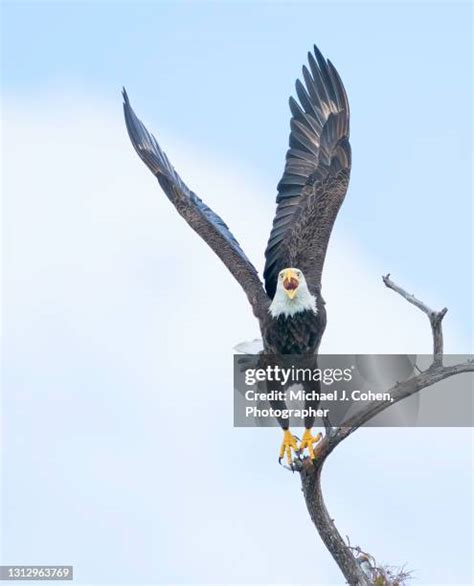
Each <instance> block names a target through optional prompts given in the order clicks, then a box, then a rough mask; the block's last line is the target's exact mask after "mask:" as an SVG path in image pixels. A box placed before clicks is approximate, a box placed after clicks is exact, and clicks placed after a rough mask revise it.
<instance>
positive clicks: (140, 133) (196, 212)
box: [123, 89, 269, 317]
mask: <svg viewBox="0 0 474 586" xmlns="http://www.w3.org/2000/svg"><path fill="white" fill-rule="evenodd" d="M123 98H124V104H123V109H124V113H125V123H126V125H127V130H128V135H129V137H130V140H131V141H132V144H133V146H134V147H135V150H136V151H137V153H138V155H139V157H140V158H141V159H142V161H143V162H144V163H145V164H146V165H147V167H148V168H149V169H150V170H151V172H152V173H153V175H155V177H156V178H157V179H158V182H159V184H160V185H161V187H162V188H163V191H164V192H165V194H166V195H167V197H168V199H169V200H170V201H171V203H172V204H173V205H174V206H175V208H176V209H177V210H178V212H179V213H180V214H181V216H183V218H184V219H185V220H186V222H187V223H188V224H189V225H190V226H191V228H193V230H195V231H196V232H197V233H198V234H199V236H201V238H203V240H205V241H206V242H207V244H208V245H209V246H210V247H211V248H212V250H213V251H214V252H215V253H216V254H217V256H218V257H219V258H220V259H221V260H222V261H223V263H224V264H225V265H226V267H227V268H228V269H229V271H230V272H231V273H232V275H233V276H234V277H235V278H236V279H237V281H238V282H239V283H240V285H241V286H242V288H243V289H244V291H245V293H246V294H247V297H248V299H249V301H250V303H251V305H252V308H253V311H254V313H255V315H256V316H257V317H261V316H263V315H264V313H265V311H266V309H267V307H268V304H269V299H268V297H267V295H266V294H265V291H264V289H263V285H262V283H261V281H260V279H259V277H258V273H257V271H256V269H255V268H254V266H253V265H252V263H251V262H250V261H249V259H248V258H247V257H246V256H245V254H244V252H243V251H242V249H241V248H240V245H239V243H238V242H237V240H236V239H235V238H234V236H233V235H232V233H231V231H230V230H229V228H228V227H227V225H226V224H225V223H224V221H223V220H222V219H221V218H220V217H219V216H218V215H217V214H216V213H215V212H213V211H212V210H211V209H210V208H209V207H208V206H207V205H206V204H205V203H204V202H203V201H202V200H201V199H199V197H198V196H197V195H196V194H195V193H194V192H192V191H190V189H189V188H188V187H187V186H186V185H185V183H184V182H183V181H182V179H181V178H180V176H179V175H178V173H176V171H175V170H174V168H173V167H172V166H171V164H170V162H169V161H168V158H167V156H166V155H165V153H164V152H163V151H162V150H161V148H160V146H159V144H158V142H157V141H156V139H155V137H154V136H153V135H152V134H150V133H149V132H148V130H147V129H146V128H145V126H144V125H143V124H142V123H141V122H140V120H139V119H138V118H137V116H136V115H135V112H134V111H133V110H132V107H131V105H130V101H129V99H128V96H127V92H126V91H125V89H124V90H123Z"/></svg>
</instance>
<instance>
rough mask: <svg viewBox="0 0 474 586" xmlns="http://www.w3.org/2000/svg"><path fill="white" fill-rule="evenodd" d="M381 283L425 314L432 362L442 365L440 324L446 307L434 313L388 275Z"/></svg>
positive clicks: (441, 331) (441, 332) (446, 309)
mask: <svg viewBox="0 0 474 586" xmlns="http://www.w3.org/2000/svg"><path fill="white" fill-rule="evenodd" d="M382 280H383V282H384V283H385V285H386V286H387V287H388V288H389V289H393V291H395V292H396V293H398V294H399V295H401V296H402V297H403V298H404V299H406V300H407V301H408V303H411V304H412V305H414V306H415V307H418V309H421V311H422V312H423V313H426V315H427V316H428V318H429V320H430V324H431V331H432V333H433V362H434V363H435V364H442V363H443V330H442V328H441V322H442V321H443V317H444V316H445V315H446V312H447V311H448V308H447V307H444V308H443V309H442V310H441V311H434V310H433V309H431V308H430V307H428V306H427V305H426V303H423V302H422V301H420V300H419V299H417V298H416V297H415V296H414V295H410V293H407V292H406V291H405V289H402V288H401V287H399V286H398V285H396V284H395V283H394V282H393V281H392V280H391V279H390V273H388V274H387V275H385V276H384V277H382Z"/></svg>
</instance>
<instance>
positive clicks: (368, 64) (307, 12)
mask: <svg viewBox="0 0 474 586" xmlns="http://www.w3.org/2000/svg"><path fill="white" fill-rule="evenodd" d="M3 12H4V18H3V36H4V39H3V89H4V91H6V92H7V93H12V94H13V95H15V93H16V92H27V93H31V92H38V91H40V90H41V88H43V87H51V86H52V87H55V86H56V85H58V86H63V85H64V84H65V83H69V84H71V85H72V87H74V88H76V89H78V90H79V89H80V90H82V91H83V92H84V93H87V94H93V95H101V96H104V97H107V98H110V99H112V100H115V101H116V102H117V108H118V107H119V103H120V95H119V90H120V87H121V86H122V85H126V87H127V89H128V91H129V94H130V96H131V99H132V100H133V103H134V105H135V107H136V109H137V110H138V112H139V113H140V114H141V115H142V116H143V117H144V118H145V119H146V120H147V121H148V123H149V124H150V125H152V127H153V128H154V129H155V131H156V132H159V131H162V130H165V129H166V130H172V132H173V134H174V135H177V136H179V137H181V138H183V139H184V140H186V141H190V142H192V143H194V144H195V145H196V146H198V145H199V146H202V148H204V149H206V150H210V151H217V152H225V153H226V154H227V155H228V156H233V157H235V158H236V160H238V161H240V162H241V163H242V164H243V166H246V167H248V168H249V170H255V172H257V173H259V174H260V175H261V176H263V177H264V178H265V179H266V180H267V184H268V189H269V192H268V193H262V197H264V198H273V196H274V185H276V182H277V180H278V179H279V176H280V174H281V171H282V165H283V156H284V152H285V149H286V146H287V135H288V120H289V115H288V106H287V100H288V96H289V94H290V92H292V91H293V87H294V81H295V78H296V76H297V75H299V73H300V70H301V65H302V63H303V62H304V61H305V56H306V52H307V51H308V50H309V49H310V48H311V46H312V44H313V43H314V42H316V43H317V44H318V45H319V46H320V48H321V50H322V51H323V52H324V53H325V54H326V55H327V56H328V57H329V58H330V59H331V60H332V61H333V63H335V65H336V66H337V68H338V69H339V71H340V74H341V76H342V78H343V80H344V83H345V85H346V87H347V91H348V93H349V97H350V102H351V108H352V144H353V151H354V164H353V176H352V184H351V190H350V193H349V197H348V198H347V200H346V203H345V205H344V209H343V212H342V214H341V217H340V224H341V226H340V227H341V229H344V230H349V231H350V232H351V234H353V235H354V236H355V237H356V238H357V241H358V242H359V243H360V244H361V245H362V246H363V247H364V249H366V250H367V251H368V252H369V253H370V254H371V255H374V256H375V257H377V258H378V259H379V260H380V261H381V264H382V265H383V267H384V270H387V271H388V270H390V271H392V273H394V274H398V275H403V277H402V278H403V279H405V280H406V281H408V282H409V283H412V284H413V287H415V288H416V289H417V290H420V289H421V290H422V291H423V292H425V294H428V297H429V295H430V289H431V290H433V293H435V292H436V293H439V296H438V295H433V297H434V298H435V299H434V301H433V302H437V303H442V304H447V305H448V306H449V307H450V309H451V311H452V315H453V318H454V317H458V320H457V321H458V322H461V321H462V320H461V319H460V315H457V316H454V313H455V312H457V311H458V308H459V312H461V311H463V312H466V311H469V310H470V306H471V303H470V301H471V299H472V283H471V279H470V278H469V271H466V266H472V262H471V261H472V256H471V252H470V251H471V248H472V238H471V234H472V224H471V222H472V213H471V210H472V208H471V171H470V165H471V156H472V143H471V128H472V107H471V104H472V101H473V100H472V76H471V74H470V71H471V69H472V67H471V66H472V51H471V49H472V47H471V34H470V30H471V29H470V27H471V16H472V8H471V6H470V3H465V4H457V3H452V2H447V3H434V4H433V3H427V2H423V3H418V4H410V3H393V4H392V3H390V4H389V3H378V4H377V3H366V4H360V3H354V2H350V3H344V4H339V3H330V4H329V3H328V4H326V3H302V4H298V3H293V2H292V3H271V2H270V3H256V2H254V3H252V2H248V3H238V2H237V3H217V2H214V3H201V2H195V3H191V2H175V3H167V2H155V3H153V2H149V3H145V4H140V3H139V2H134V3H133V5H132V4H128V3H113V2H103V3H96V2H93V3H92V2H91V3H72V2H71V3H69V2H68V3H57V2H55V3H50V4H45V3H42V2H38V3H34V4H30V3H21V2H17V3H5V4H4V6H3ZM117 115H120V114H119V111H118V110H117ZM183 171H184V173H183V174H185V170H183ZM242 189H245V177H243V178H242ZM201 195H202V196H205V194H201ZM264 229H268V227H264ZM465 334H467V329H466V330H465Z"/></svg>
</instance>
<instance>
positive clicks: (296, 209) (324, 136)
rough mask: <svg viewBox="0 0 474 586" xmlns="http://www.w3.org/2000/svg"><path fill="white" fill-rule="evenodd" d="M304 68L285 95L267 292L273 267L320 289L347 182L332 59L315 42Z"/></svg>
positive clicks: (345, 134) (340, 98)
mask: <svg viewBox="0 0 474 586" xmlns="http://www.w3.org/2000/svg"><path fill="white" fill-rule="evenodd" d="M308 65H309V68H308V67H306V66H304V67H303V80H304V84H303V82H302V81H300V80H297V81H296V85H295V87H296V94H297V97H298V100H299V103H298V102H297V101H296V100H295V99H294V98H293V97H291V98H290V102H289V104H290V111H291V114H292V118H291V121H290V129H291V132H290V139H289V146H290V148H289V149H288V151H287V154H286V164H285V170H284V173H283V177H282V178H281V180H280V182H279V183H278V188H277V189H278V195H277V199H276V202H277V210H276V214H275V219H274V221H273V228H272V231H271V234H270V238H269V241H268V245H267V249H266V251H265V257H266V263H265V271H264V278H265V288H266V290H267V293H268V295H269V296H270V297H273V295H274V294H275V289H276V280H277V276H278V272H279V271H280V270H281V269H282V268H285V267H289V266H295V267H298V268H300V269H301V270H302V271H303V272H304V274H305V277H306V281H307V282H308V285H309V287H310V289H311V290H312V291H316V290H319V288H320V286H321V275H322V270H323V265H324V259H325V257H326V250H327V246H328V242H329V237H330V235H331V231H332V228H333V225H334V222H335V220H336V216H337V213H338V211H339V208H340V206H341V204H342V202H343V200H344V197H345V195H346V191H347V187H348V185H349V176H350V168H351V149H350V144H349V116H350V111H349V102H348V99H347V95H346V92H345V89H344V86H343V84H342V81H341V78H340V77H339V74H338V73H337V71H336V69H335V67H334V66H333V64H332V63H331V62H330V61H329V60H326V59H325V58H324V57H323V56H322V54H321V52H320V51H319V50H318V49H317V47H314V54H313V53H309V54H308Z"/></svg>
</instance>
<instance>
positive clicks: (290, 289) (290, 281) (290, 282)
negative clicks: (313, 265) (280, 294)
mask: <svg viewBox="0 0 474 586" xmlns="http://www.w3.org/2000/svg"><path fill="white" fill-rule="evenodd" d="M299 286H300V280H299V278H298V277H297V275H296V272H295V271H294V270H292V269H287V270H286V271H285V272H284V273H283V288H284V289H285V293H286V294H287V295H288V297H289V298H290V299H293V297H294V296H295V295H296V291H297V290H298V287H299Z"/></svg>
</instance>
